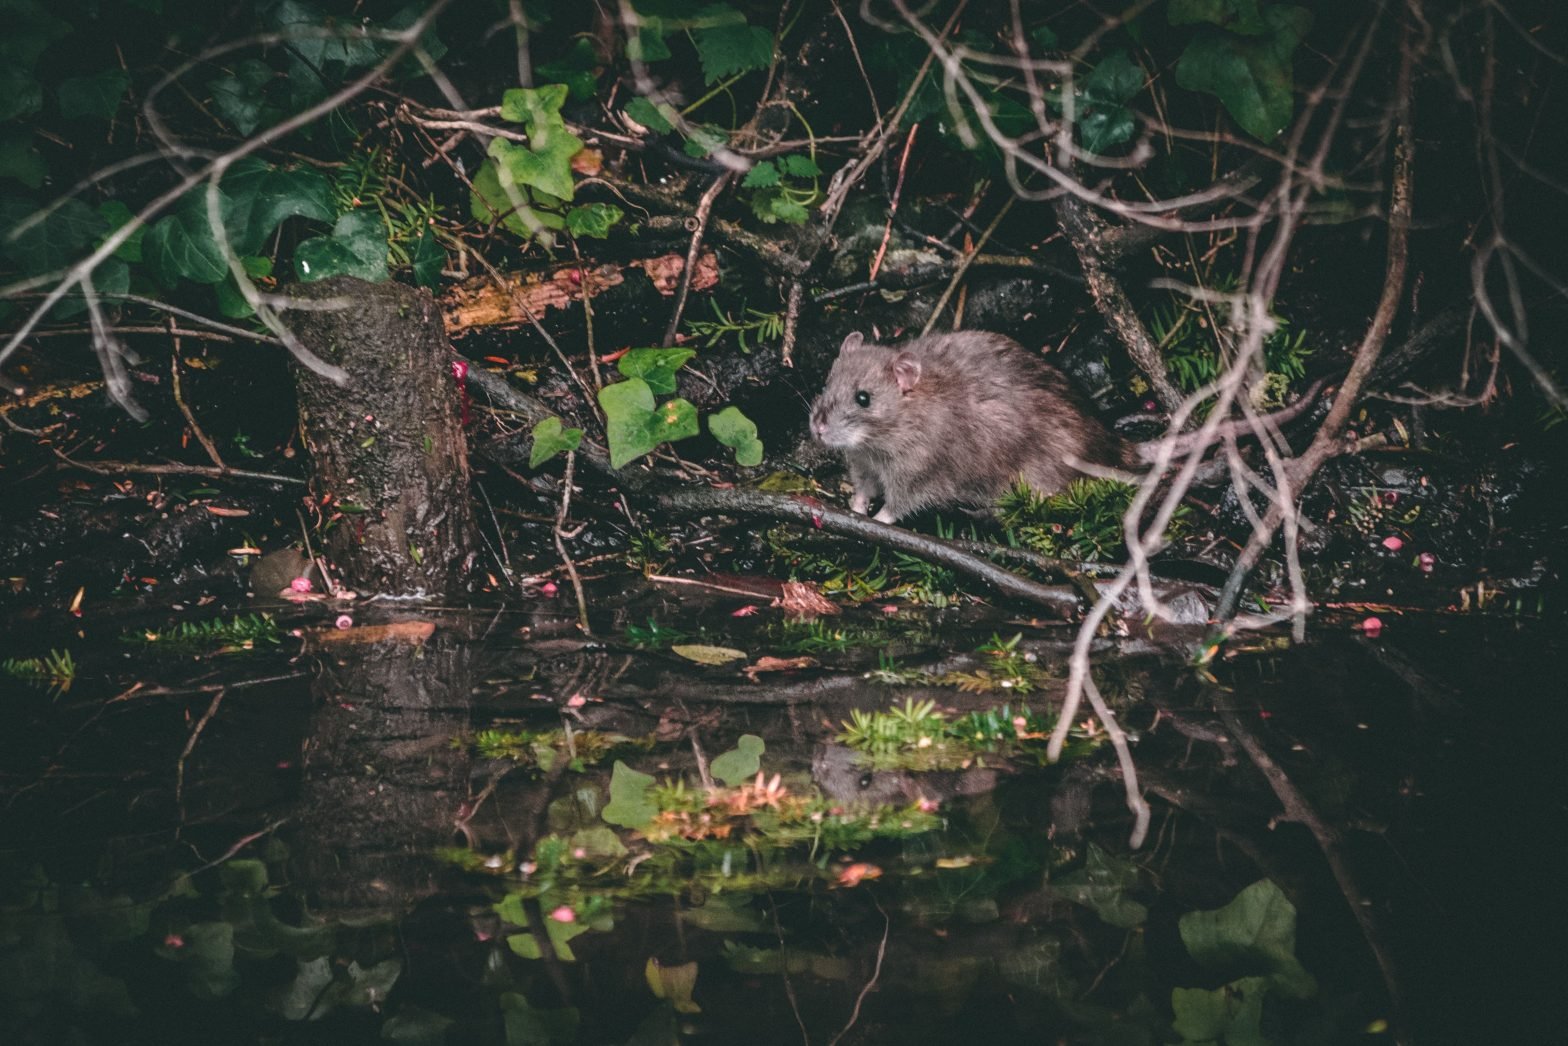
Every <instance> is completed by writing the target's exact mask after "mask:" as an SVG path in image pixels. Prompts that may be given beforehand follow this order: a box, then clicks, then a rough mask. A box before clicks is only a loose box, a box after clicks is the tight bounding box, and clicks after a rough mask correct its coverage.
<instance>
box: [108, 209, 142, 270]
mask: <svg viewBox="0 0 1568 1046" xmlns="http://www.w3.org/2000/svg"><path fill="white" fill-rule="evenodd" d="M98 213H99V214H100V215H101V216H102V217H103V220H104V222H105V224H106V226H107V227H106V228H105V229H104V233H103V236H102V237H100V238H99V240H98V242H99V243H100V244H101V243H103V241H104V240H105V239H107V238H108V237H109V236H110V235H111V234H113V233H115V232H118V231H119V229H120V227H121V226H122V225H124V224H125V223H126V222H128V221H130V220H131V219H132V218H134V217H135V215H133V214H132V213H131V209H130V208H129V207H127V206H125V204H123V203H121V202H120V201H119V200H105V201H104V202H103V203H100V204H99V205H98ZM146 235H147V226H145V225H138V226H137V227H136V231H135V232H133V233H131V234H130V235H129V236H127V237H126V238H125V242H124V243H122V244H120V246H118V247H116V248H115V249H114V256H115V257H116V258H121V259H124V260H125V261H128V262H139V261H141V260H142V237H144V236H146Z"/></svg>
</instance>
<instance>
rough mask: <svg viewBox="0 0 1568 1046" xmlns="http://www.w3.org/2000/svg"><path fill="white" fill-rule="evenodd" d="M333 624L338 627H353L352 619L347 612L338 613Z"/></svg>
mask: <svg viewBox="0 0 1568 1046" xmlns="http://www.w3.org/2000/svg"><path fill="white" fill-rule="evenodd" d="M333 624H335V625H337V626H338V627H339V628H353V627H354V619H353V618H351V617H349V616H348V615H347V614H339V615H338V619H337V620H336V621H334V622H333Z"/></svg>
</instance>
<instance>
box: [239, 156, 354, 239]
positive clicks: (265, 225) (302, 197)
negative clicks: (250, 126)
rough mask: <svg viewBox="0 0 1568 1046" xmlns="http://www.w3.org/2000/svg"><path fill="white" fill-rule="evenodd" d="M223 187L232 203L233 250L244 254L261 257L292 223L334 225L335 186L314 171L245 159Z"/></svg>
mask: <svg viewBox="0 0 1568 1046" xmlns="http://www.w3.org/2000/svg"><path fill="white" fill-rule="evenodd" d="M222 185H223V191H224V192H225V193H227V194H228V195H229V198H230V199H231V200H232V201H233V210H232V213H231V214H230V216H229V217H228V218H226V219H225V221H226V228H227V229H228V230H229V238H230V246H231V247H233V248H234V250H235V251H236V252H238V253H240V254H255V253H257V252H258V251H259V250H260V249H261V248H262V246H263V245H264V244H265V243H266V241H267V237H269V236H271V235H272V233H273V230H275V229H276V228H277V227H278V226H279V225H281V224H282V223H283V222H284V221H286V220H287V219H289V218H294V217H300V218H311V219H314V220H316V221H322V222H330V221H332V220H333V218H334V217H336V216H337V210H336V208H335V207H334V206H333V202H332V182H331V181H330V180H329V179H328V178H327V176H326V175H325V174H323V173H322V172H321V171H319V170H317V169H316V168H314V167H305V166H300V167H293V168H286V167H275V166H273V165H272V164H270V163H268V162H267V161H265V160H262V159H259V158H257V157H254V156H247V157H245V158H244V159H242V160H239V161H237V162H236V163H235V164H234V166H232V167H230V168H229V169H228V171H227V172H226V173H225V174H224V176H223V182H222Z"/></svg>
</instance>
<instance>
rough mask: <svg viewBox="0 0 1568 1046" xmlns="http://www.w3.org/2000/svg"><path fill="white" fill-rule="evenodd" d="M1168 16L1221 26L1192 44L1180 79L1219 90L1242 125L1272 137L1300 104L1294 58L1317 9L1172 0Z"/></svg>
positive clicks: (1177, 21)
mask: <svg viewBox="0 0 1568 1046" xmlns="http://www.w3.org/2000/svg"><path fill="white" fill-rule="evenodd" d="M1169 17H1170V20H1171V24H1173V25H1182V24H1187V23H1208V24H1212V25H1214V26H1216V28H1204V29H1201V30H1199V32H1198V34H1197V35H1196V36H1194V37H1193V39H1192V41H1191V42H1190V43H1188V44H1187V47H1186V49H1185V50H1184V51H1183V52H1182V55H1181V58H1180V60H1179V61H1177V63H1176V82H1177V83H1178V84H1180V85H1181V86H1182V87H1185V88H1187V89H1188V90H1190V91H1203V92H1206V93H1208V94H1212V95H1214V96H1215V97H1216V98H1218V99H1219V100H1220V102H1221V104H1223V105H1224V106H1225V109H1226V111H1227V112H1229V113H1230V115H1231V118H1232V119H1233V120H1235V121H1236V123H1237V124H1239V125H1240V126H1241V128H1242V130H1244V131H1246V132H1247V133H1248V134H1250V135H1252V136H1253V137H1254V138H1257V139H1258V140H1259V141H1264V142H1269V141H1273V140H1274V138H1275V137H1276V136H1278V135H1279V133H1280V132H1281V131H1283V130H1284V129H1285V127H1286V126H1288V125H1289V123H1290V118H1291V114H1292V112H1293V110H1294V107H1295V97H1294V90H1295V80H1294V74H1293V71H1292V61H1291V59H1292V55H1294V53H1295V50H1296V47H1297V46H1298V45H1299V44H1300V43H1301V41H1302V40H1303V39H1305V38H1306V35H1307V33H1308V31H1309V30H1310V29H1311V28H1312V13H1311V12H1310V11H1308V10H1307V9H1306V8H1304V7H1295V6H1289V5H1283V4H1269V5H1267V6H1265V5H1264V4H1263V2H1262V0H1172V2H1171V6H1170V8H1169ZM1218 27H1224V28H1218Z"/></svg>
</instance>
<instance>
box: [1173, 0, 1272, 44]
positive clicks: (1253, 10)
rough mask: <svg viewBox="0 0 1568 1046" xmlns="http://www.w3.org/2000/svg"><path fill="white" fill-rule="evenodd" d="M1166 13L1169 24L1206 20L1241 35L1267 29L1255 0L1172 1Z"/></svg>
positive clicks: (1259, 33) (1249, 34) (1250, 34)
mask: <svg viewBox="0 0 1568 1046" xmlns="http://www.w3.org/2000/svg"><path fill="white" fill-rule="evenodd" d="M1166 15H1167V17H1168V18H1169V19H1170V23H1171V25H1193V24H1194V23H1199V22H1207V23H1208V24H1209V25H1217V26H1219V27H1220V28H1221V29H1229V30H1230V31H1231V32H1233V33H1240V34H1241V35H1243V36H1262V35H1263V34H1264V33H1266V32H1268V27H1267V26H1266V25H1265V24H1264V21H1263V17H1262V15H1261V14H1260V13H1259V11H1258V0H1171V6H1170V8H1169V10H1168V11H1167V12H1166Z"/></svg>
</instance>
